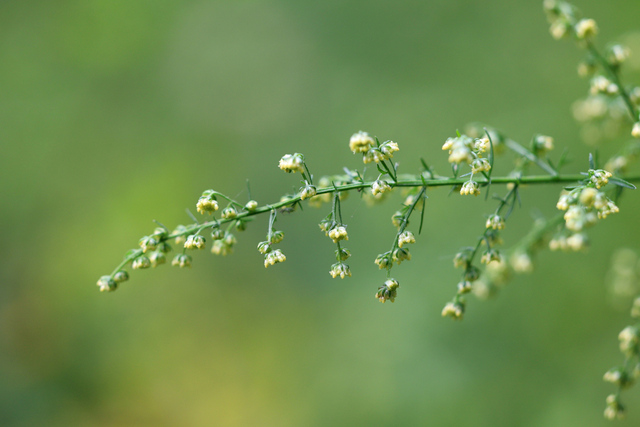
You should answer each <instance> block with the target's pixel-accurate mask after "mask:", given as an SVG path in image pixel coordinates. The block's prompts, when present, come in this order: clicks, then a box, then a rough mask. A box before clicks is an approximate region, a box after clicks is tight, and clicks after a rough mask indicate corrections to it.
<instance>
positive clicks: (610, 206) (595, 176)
mask: <svg viewBox="0 0 640 427" xmlns="http://www.w3.org/2000/svg"><path fill="white" fill-rule="evenodd" d="M589 173H590V175H591V177H590V182H589V183H588V184H586V185H582V186H579V187H577V188H574V189H572V190H570V191H567V190H563V191H562V193H561V194H560V199H559V200H558V203H557V204H556V207H557V208H558V209H559V210H562V211H566V212H565V214H564V220H565V226H566V228H567V230H569V231H571V232H573V233H580V232H581V231H582V230H583V229H585V228H587V227H589V226H592V225H594V224H595V223H596V222H597V221H598V219H604V218H606V217H607V216H609V215H610V214H613V213H617V212H618V211H619V209H618V206H616V204H615V203H614V202H613V201H612V200H611V199H609V198H608V197H607V195H606V194H605V193H604V192H603V191H600V190H599V189H600V188H601V187H602V186H603V185H605V184H606V182H607V180H608V178H609V177H611V174H610V173H609V172H607V171H603V170H598V171H593V170H590V171H589ZM567 238H570V236H567ZM556 240H557V239H556ZM554 248H555V249H563V244H562V243H561V242H559V241H556V242H555V243H554V244H553V246H552V249H554Z"/></svg>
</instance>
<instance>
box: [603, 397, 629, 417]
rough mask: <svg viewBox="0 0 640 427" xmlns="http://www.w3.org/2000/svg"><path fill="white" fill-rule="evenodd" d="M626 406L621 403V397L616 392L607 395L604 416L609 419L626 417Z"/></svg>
mask: <svg viewBox="0 0 640 427" xmlns="http://www.w3.org/2000/svg"><path fill="white" fill-rule="evenodd" d="M624 415H625V413H624V406H622V403H620V399H619V398H618V396H617V395H615V394H610V395H609V396H607V407H606V408H605V410H604V416H605V418H606V419H608V420H615V419H618V420H621V419H623V418H624Z"/></svg>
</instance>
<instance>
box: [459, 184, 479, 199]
mask: <svg viewBox="0 0 640 427" xmlns="http://www.w3.org/2000/svg"><path fill="white" fill-rule="evenodd" d="M460 194H461V195H463V196H467V195H474V196H477V195H478V194H480V189H479V188H478V183H477V182H475V181H467V182H465V183H464V184H463V185H462V188H461V189H460Z"/></svg>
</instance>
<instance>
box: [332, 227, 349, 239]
mask: <svg viewBox="0 0 640 427" xmlns="http://www.w3.org/2000/svg"><path fill="white" fill-rule="evenodd" d="M329 237H330V238H331V240H333V243H338V242H339V241H341V240H349V236H348V235H347V228H346V227H345V226H344V225H340V226H337V227H334V228H332V229H331V231H329Z"/></svg>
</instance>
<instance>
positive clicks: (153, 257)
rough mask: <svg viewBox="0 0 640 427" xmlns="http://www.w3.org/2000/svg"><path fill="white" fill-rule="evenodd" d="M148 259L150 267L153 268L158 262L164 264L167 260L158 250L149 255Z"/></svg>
mask: <svg viewBox="0 0 640 427" xmlns="http://www.w3.org/2000/svg"><path fill="white" fill-rule="evenodd" d="M149 261H150V262H151V267H154V268H155V267H157V266H159V265H160V264H164V263H165V262H167V257H166V255H165V254H164V253H162V252H160V251H154V252H151V254H150V255H149Z"/></svg>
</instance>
